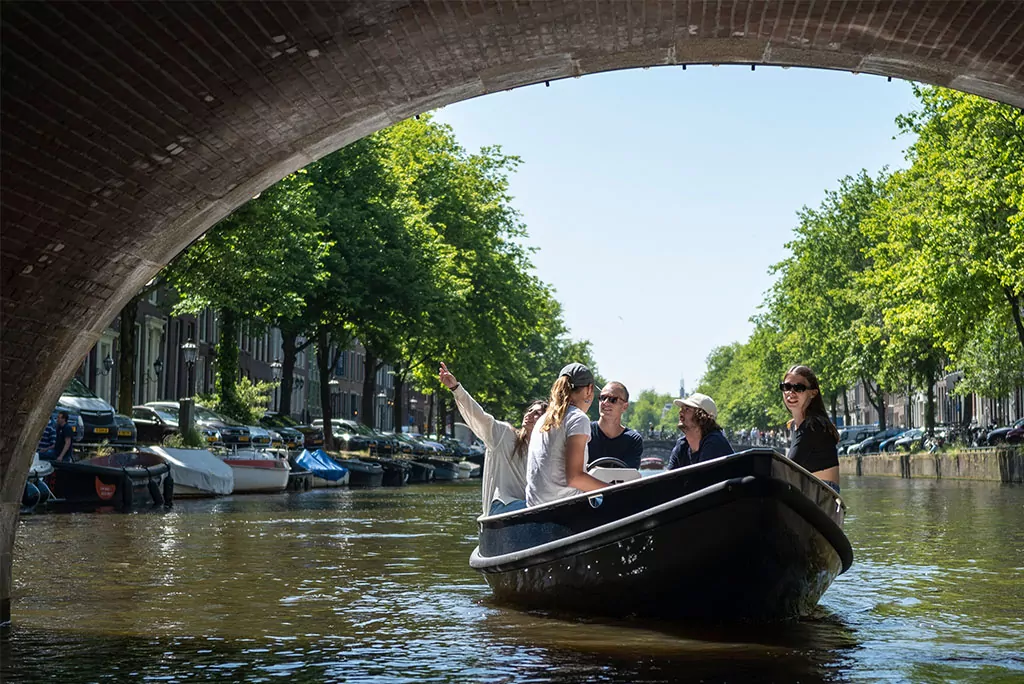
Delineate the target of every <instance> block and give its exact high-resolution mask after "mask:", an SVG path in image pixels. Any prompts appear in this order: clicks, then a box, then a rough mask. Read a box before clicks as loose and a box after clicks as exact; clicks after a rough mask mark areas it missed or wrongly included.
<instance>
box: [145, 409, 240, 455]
mask: <svg viewBox="0 0 1024 684" xmlns="http://www.w3.org/2000/svg"><path fill="white" fill-rule="evenodd" d="M168 403H173V402H168ZM132 422H133V423H134V424H135V429H136V430H137V431H138V440H139V441H140V442H142V443H144V444H160V443H161V442H163V441H164V438H165V437H167V436H168V435H174V434H177V433H178V407H177V406H149V405H142V406H133V407H132ZM196 428H197V429H198V430H199V432H200V434H202V435H203V438H204V439H205V440H206V444H207V445H208V446H223V442H222V441H221V436H220V430H218V429H217V428H215V427H212V426H209V425H201V424H199V423H196Z"/></svg>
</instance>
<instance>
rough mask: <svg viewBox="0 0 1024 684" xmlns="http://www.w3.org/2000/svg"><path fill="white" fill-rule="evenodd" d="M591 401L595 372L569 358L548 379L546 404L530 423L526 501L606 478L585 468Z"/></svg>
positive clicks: (583, 488) (572, 491)
mask: <svg viewBox="0 0 1024 684" xmlns="http://www.w3.org/2000/svg"><path fill="white" fill-rule="evenodd" d="M593 402H594V374H593V373H591V372H590V369H589V368H587V367H586V366H584V365H583V364H582V363H570V364H569V365H568V366H565V367H564V368H563V369H562V370H561V372H560V373H559V374H558V379H557V380H555V383H554V384H553V385H551V398H550V399H549V405H548V410H547V412H545V414H544V417H543V418H541V420H539V421H538V423H537V426H536V427H535V428H534V429H533V432H534V434H533V437H532V438H531V439H530V449H529V456H528V458H527V464H526V503H527V505H529V506H539V505H541V504H545V503H548V502H550V501H557V500H558V499H563V498H565V497H568V496H574V495H576V494H579V493H580V492H590V491H593V490H595V489H600V488H602V487H605V486H607V483H605V482H602V481H601V480H599V479H597V478H596V477H593V476H592V475H589V474H588V473H587V470H586V468H587V442H589V441H590V418H588V417H587V409H588V408H590V405H591V404H592V403H593Z"/></svg>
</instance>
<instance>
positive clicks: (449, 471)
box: [422, 458, 459, 482]
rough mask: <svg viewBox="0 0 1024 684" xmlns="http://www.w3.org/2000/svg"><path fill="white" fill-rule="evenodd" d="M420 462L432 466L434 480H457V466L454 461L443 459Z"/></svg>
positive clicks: (428, 459)
mask: <svg viewBox="0 0 1024 684" xmlns="http://www.w3.org/2000/svg"><path fill="white" fill-rule="evenodd" d="M422 460H423V461H424V462H425V463H429V464H430V465H432V466H434V479H435V480H439V481H445V482H447V481H451V480H457V479H459V466H458V465H457V464H456V463H455V462H454V461H448V460H446V459H443V458H424V459H422Z"/></svg>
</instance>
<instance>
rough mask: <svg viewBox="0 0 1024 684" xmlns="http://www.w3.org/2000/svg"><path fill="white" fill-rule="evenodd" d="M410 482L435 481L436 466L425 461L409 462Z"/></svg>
mask: <svg viewBox="0 0 1024 684" xmlns="http://www.w3.org/2000/svg"><path fill="white" fill-rule="evenodd" d="M409 465H410V466H412V470H410V471H409V482H430V481H431V480H433V479H434V466H432V465H430V464H429V463H425V462H423V461H409Z"/></svg>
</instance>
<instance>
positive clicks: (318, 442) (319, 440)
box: [313, 439, 324, 446]
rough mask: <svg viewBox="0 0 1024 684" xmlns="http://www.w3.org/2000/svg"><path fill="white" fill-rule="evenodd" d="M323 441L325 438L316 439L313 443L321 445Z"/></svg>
mask: <svg viewBox="0 0 1024 684" xmlns="http://www.w3.org/2000/svg"><path fill="white" fill-rule="evenodd" d="M323 443H324V440H322V439H314V440H313V444H315V445H316V446H320V445H321V444H323Z"/></svg>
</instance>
